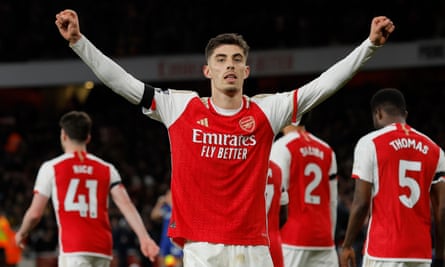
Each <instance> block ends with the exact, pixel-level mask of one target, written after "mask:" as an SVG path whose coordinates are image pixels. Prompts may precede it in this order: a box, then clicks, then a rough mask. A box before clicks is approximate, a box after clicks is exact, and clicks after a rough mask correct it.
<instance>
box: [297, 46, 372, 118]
mask: <svg viewBox="0 0 445 267" xmlns="http://www.w3.org/2000/svg"><path fill="white" fill-rule="evenodd" d="M378 47H379V46H376V45H374V44H372V42H371V41H370V40H369V39H366V40H365V41H363V42H362V43H361V45H360V46H358V47H357V48H355V49H354V50H353V51H352V52H351V53H350V54H349V55H348V56H346V57H345V58H344V59H342V60H341V61H339V62H337V63H336V64H335V65H333V66H332V67H330V68H329V69H328V70H326V71H325V72H323V73H322V74H321V75H320V76H319V77H318V78H316V79H315V80H313V81H311V82H309V83H307V84H305V85H304V86H302V87H301V88H300V89H298V97H297V101H298V110H297V111H298V115H297V117H298V118H300V117H301V115H302V114H304V113H305V112H307V111H309V110H310V109H312V108H313V107H315V106H317V105H318V104H320V103H321V102H323V101H324V100H325V99H327V98H328V97H330V96H331V95H332V94H334V93H335V92H336V91H338V90H339V89H340V88H342V87H343V86H344V85H345V84H346V83H347V82H348V81H349V80H350V79H351V78H352V77H353V76H354V75H355V73H356V72H357V71H358V70H359V69H360V68H361V67H362V65H363V64H365V62H367V61H368V60H369V59H370V58H371V56H372V55H373V53H374V51H375V50H376V49H377V48H378Z"/></svg>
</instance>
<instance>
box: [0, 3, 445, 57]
mask: <svg viewBox="0 0 445 267" xmlns="http://www.w3.org/2000/svg"><path fill="white" fill-rule="evenodd" d="M66 8H71V9H74V10H76V11H77V12H78V13H79V17H80V20H81V23H80V24H81V25H83V26H82V29H81V30H82V32H83V33H85V34H86V35H87V36H89V38H91V39H92V41H93V43H94V44H96V45H97V46H98V47H100V48H101V50H102V51H103V52H104V53H105V54H107V55H110V56H112V57H121V56H141V55H158V54H179V53H186V54H190V53H200V54H201V53H202V52H203V51H204V44H205V43H206V42H207V40H208V39H209V38H210V37H212V36H214V35H216V34H218V33H221V32H230V31H234V32H238V33H241V34H242V35H243V36H244V37H245V38H246V40H248V41H249V44H251V45H252V47H254V48H255V50H261V49H277V48H298V47H319V46H329V45H333V44H348V45H349V44H351V43H355V42H357V40H361V37H360V36H363V38H365V37H366V34H367V32H368V29H369V21H370V19H371V18H372V17H374V16H377V15H385V16H388V17H390V18H391V19H392V20H393V21H394V23H395V24H396V25H397V31H396V32H395V33H394V34H393V35H392V36H391V42H392V43H394V42H400V41H412V40H419V39H431V38H444V37H445V21H444V20H443V18H444V17H445V2H444V1H440V0H431V1H416V0H392V1H373V2H372V3H369V4H367V5H363V4H362V3H361V2H357V1H352V0H344V1H329V0H315V1H314V0H301V1H289V0H277V1H274V2H273V3H264V4H261V3H259V2H255V3H253V2H250V1H238V2H236V3H234V2H233V1H227V0H222V1H219V2H218V3H217V4H216V5H215V3H213V2H211V1H203V0H197V1H143V0H126V1H119V0H97V1H94V3H92V2H88V1H74V0H64V1H45V2H44V3H42V2H41V1H37V0H29V1H16V0H3V1H1V2H0V25H5V27H1V28H0V61H26V60H40V59H60V58H61V57H73V56H74V55H73V54H72V52H71V51H69V50H68V49H66V46H65V45H66V43H65V42H64V40H63V39H62V38H60V36H59V34H58V31H57V29H56V27H55V25H54V20H55V14H56V13H58V12H59V11H61V10H63V9H66ZM18 14H20V15H18Z"/></svg>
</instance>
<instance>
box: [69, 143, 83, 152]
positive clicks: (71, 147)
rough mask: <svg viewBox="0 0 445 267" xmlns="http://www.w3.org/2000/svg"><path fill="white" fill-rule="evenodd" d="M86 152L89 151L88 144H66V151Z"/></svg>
mask: <svg viewBox="0 0 445 267" xmlns="http://www.w3.org/2000/svg"><path fill="white" fill-rule="evenodd" d="M78 151H79V152H86V151H87V147H86V145H74V144H70V145H66V146H65V153H74V152H78Z"/></svg>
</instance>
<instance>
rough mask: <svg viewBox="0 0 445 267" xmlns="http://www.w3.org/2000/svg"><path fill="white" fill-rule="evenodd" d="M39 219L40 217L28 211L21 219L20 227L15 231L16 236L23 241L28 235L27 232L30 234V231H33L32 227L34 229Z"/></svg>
mask: <svg viewBox="0 0 445 267" xmlns="http://www.w3.org/2000/svg"><path fill="white" fill-rule="evenodd" d="M41 218H42V217H41V216H38V215H36V214H34V213H32V212H30V211H29V210H28V211H27V212H26V214H25V216H24V218H23V222H22V225H21V226H20V228H19V230H18V231H17V235H20V236H21V237H22V239H25V238H26V237H27V236H28V235H29V232H31V230H32V229H34V227H36V225H37V224H38V223H39V222H40V219H41Z"/></svg>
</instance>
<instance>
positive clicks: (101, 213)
mask: <svg viewBox="0 0 445 267" xmlns="http://www.w3.org/2000/svg"><path fill="white" fill-rule="evenodd" d="M120 181H121V177H120V175H119V174H118V172H117V170H116V169H115V168H114V167H113V166H112V165H111V164H109V163H107V162H104V161H103V160H101V159H99V158H97V157H95V156H94V155H91V154H87V153H85V152H78V153H65V154H63V155H61V156H58V157H56V158H54V159H51V160H49V161H46V162H45V163H43V164H42V166H41V167H40V169H39V172H38V174H37V179H36V182H35V186H34V191H35V192H36V193H38V194H42V195H45V196H48V197H51V198H52V201H53V206H54V209H55V215H56V219H57V224H58V227H59V245H60V253H61V254H87V255H95V256H101V257H107V258H111V256H112V236H111V227H110V222H109V215H108V199H109V190H110V185H111V184H114V183H119V182H120Z"/></svg>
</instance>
